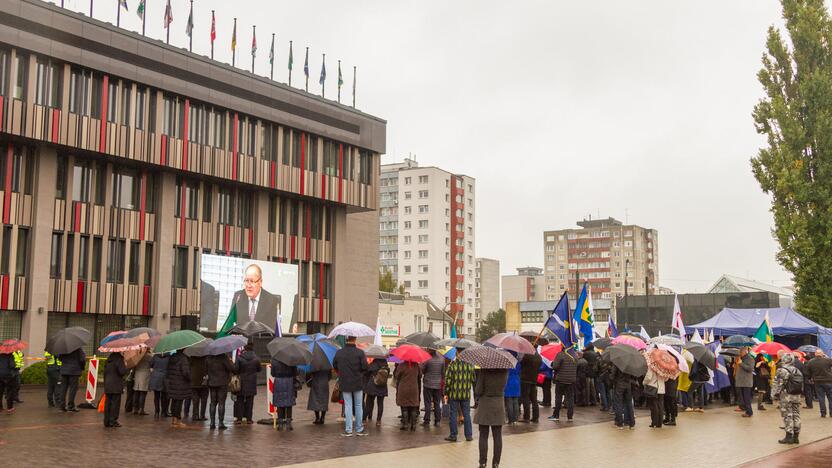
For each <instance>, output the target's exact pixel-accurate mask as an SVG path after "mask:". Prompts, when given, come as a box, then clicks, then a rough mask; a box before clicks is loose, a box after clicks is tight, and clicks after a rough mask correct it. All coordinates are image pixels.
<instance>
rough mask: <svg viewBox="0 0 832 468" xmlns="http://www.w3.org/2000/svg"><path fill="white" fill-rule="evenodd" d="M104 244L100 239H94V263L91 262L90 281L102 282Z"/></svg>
mask: <svg viewBox="0 0 832 468" xmlns="http://www.w3.org/2000/svg"><path fill="white" fill-rule="evenodd" d="M102 243H103V241H102V239H101V238H100V237H93V239H92V262H90V266H91V268H92V269H91V270H90V280H92V281H101V244H102Z"/></svg>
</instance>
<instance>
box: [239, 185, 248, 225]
mask: <svg viewBox="0 0 832 468" xmlns="http://www.w3.org/2000/svg"><path fill="white" fill-rule="evenodd" d="M237 226H238V227H241V228H250V227H251V193H249V192H244V191H240V193H238V194H237Z"/></svg>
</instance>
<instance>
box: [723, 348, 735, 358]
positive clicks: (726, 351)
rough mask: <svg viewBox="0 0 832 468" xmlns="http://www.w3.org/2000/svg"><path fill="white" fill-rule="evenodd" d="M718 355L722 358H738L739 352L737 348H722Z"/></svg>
mask: <svg viewBox="0 0 832 468" xmlns="http://www.w3.org/2000/svg"><path fill="white" fill-rule="evenodd" d="M719 354H722V355H723V356H739V355H740V350H739V349H737V348H723V349H722V350H720V351H719Z"/></svg>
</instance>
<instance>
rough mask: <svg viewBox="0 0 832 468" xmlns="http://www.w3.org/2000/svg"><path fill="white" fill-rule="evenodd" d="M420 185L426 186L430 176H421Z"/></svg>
mask: <svg viewBox="0 0 832 468" xmlns="http://www.w3.org/2000/svg"><path fill="white" fill-rule="evenodd" d="M419 183H420V184H426V183H428V176H426V175H420V176H419Z"/></svg>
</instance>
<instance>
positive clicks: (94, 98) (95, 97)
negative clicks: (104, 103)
mask: <svg viewBox="0 0 832 468" xmlns="http://www.w3.org/2000/svg"><path fill="white" fill-rule="evenodd" d="M89 81H90V83H91V88H90V99H89V108H88V109H89V111H88V113H89V116H90V117H92V118H93V119H100V118H101V93H102V90H103V89H104V81H103V79H102V78H101V75H99V74H94V73H92V72H90V73H89Z"/></svg>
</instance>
